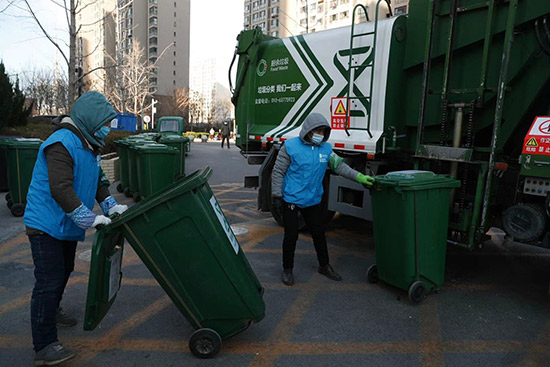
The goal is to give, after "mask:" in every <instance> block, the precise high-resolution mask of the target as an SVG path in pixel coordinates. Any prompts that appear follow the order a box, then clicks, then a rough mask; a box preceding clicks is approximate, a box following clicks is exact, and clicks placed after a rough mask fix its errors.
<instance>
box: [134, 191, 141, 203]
mask: <svg viewBox="0 0 550 367" xmlns="http://www.w3.org/2000/svg"><path fill="white" fill-rule="evenodd" d="M132 199H134V201H135V202H136V203H138V202H140V201H141V199H143V198H142V197H141V195H140V194H139V192H134V195H132Z"/></svg>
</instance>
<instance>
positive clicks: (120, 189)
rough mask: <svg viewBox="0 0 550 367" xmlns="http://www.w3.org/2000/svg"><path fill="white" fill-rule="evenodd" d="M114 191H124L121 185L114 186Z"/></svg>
mask: <svg viewBox="0 0 550 367" xmlns="http://www.w3.org/2000/svg"><path fill="white" fill-rule="evenodd" d="M116 191H118V192H124V189H123V188H122V184H118V185H116Z"/></svg>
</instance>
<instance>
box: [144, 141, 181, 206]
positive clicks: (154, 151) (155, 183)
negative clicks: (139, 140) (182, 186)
mask: <svg viewBox="0 0 550 367" xmlns="http://www.w3.org/2000/svg"><path fill="white" fill-rule="evenodd" d="M134 149H135V150H136V169H137V180H138V189H137V191H136V192H135V193H134V199H135V200H136V201H139V200H141V199H142V198H145V197H148V196H151V195H152V194H154V193H155V192H158V191H160V190H161V189H163V188H165V187H166V186H168V185H170V184H171V183H172V182H174V181H175V179H176V176H177V173H176V158H177V157H178V155H179V151H178V150H177V149H176V148H174V147H169V146H167V145H164V144H146V145H137V146H136V147H135V148H134Z"/></svg>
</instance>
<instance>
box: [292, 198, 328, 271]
mask: <svg viewBox="0 0 550 367" xmlns="http://www.w3.org/2000/svg"><path fill="white" fill-rule="evenodd" d="M298 211H300V212H301V213H302V216H303V217H304V219H305V221H306V224H307V226H308V228H309V231H310V232H311V237H313V245H314V246H315V251H316V252H317V260H318V261H319V265H320V266H325V265H327V264H328V263H329V258H328V248H327V239H326V237H325V223H324V220H323V210H322V209H321V205H320V204H319V205H314V206H310V207H307V208H298V207H297V206H296V205H294V204H288V203H283V223H284V227H285V236H284V239H283V268H285V269H290V268H293V267H294V252H295V251H296V241H297V240H298Z"/></svg>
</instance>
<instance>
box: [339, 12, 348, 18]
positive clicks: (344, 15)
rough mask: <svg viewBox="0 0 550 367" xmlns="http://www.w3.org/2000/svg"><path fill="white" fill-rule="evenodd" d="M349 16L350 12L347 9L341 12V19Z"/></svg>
mask: <svg viewBox="0 0 550 367" xmlns="http://www.w3.org/2000/svg"><path fill="white" fill-rule="evenodd" d="M347 17H348V12H347V11H343V12H341V13H340V19H346V18H347Z"/></svg>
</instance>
